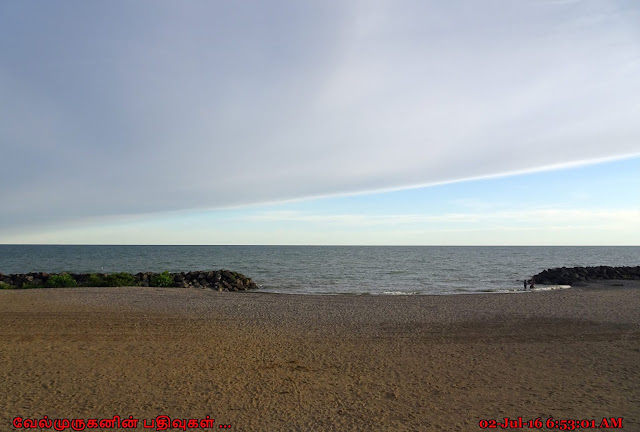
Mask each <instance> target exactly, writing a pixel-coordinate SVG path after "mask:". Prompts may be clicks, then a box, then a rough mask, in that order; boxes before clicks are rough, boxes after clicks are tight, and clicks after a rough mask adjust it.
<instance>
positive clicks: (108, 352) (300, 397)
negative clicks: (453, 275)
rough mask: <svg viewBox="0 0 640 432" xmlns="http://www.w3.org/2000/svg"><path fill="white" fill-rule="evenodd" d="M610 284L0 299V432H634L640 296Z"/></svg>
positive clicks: (639, 391)
mask: <svg viewBox="0 0 640 432" xmlns="http://www.w3.org/2000/svg"><path fill="white" fill-rule="evenodd" d="M620 284H624V286H619V285H620ZM609 285H618V286H609V287H605V288H603V289H594V287H583V288H572V289H568V290H561V291H554V292H544V293H521V294H481V295H458V296H405V297H396V296H393V297H392V296H293V295H278V294H263V293H246V294H244V293H218V292H212V291H206V290H195V289H166V288H157V289H156V288H76V289H34V290H16V291H1V292H0V361H1V362H2V363H1V364H2V368H1V372H0V430H1V431H5V430H14V428H13V426H12V420H13V418H14V417H16V416H21V417H25V418H42V417H43V416H44V415H47V416H48V417H49V418H83V419H89V418H98V419H101V418H109V417H112V416H113V415H116V414H117V415H120V416H121V417H128V416H129V415H132V416H133V417H134V418H139V419H148V420H150V419H153V418H155V417H156V416H158V415H168V416H171V417H172V418H174V417H175V418H187V419H188V418H198V419H200V418H204V417H205V416H207V415H210V416H211V417H212V418H215V419H216V427H217V425H218V424H230V425H231V426H232V430H238V431H272V430H282V431H316V430H317V431H331V430H354V431H355V430H381V431H385V430H393V431H404V430H406V431H476V430H481V429H480V428H479V427H478V424H479V421H480V420H482V419H499V420H501V419H503V418H504V417H510V418H517V417H523V419H524V420H525V421H526V420H528V419H536V418H538V417H540V418H541V419H542V421H545V420H546V419H547V418H549V417H554V418H555V419H558V420H561V419H595V420H596V421H597V423H599V422H600V420H601V419H602V418H603V417H607V418H609V417H623V418H624V420H623V422H624V423H623V426H624V430H630V431H640V372H639V370H638V366H639V364H640V308H639V306H640V287H639V286H638V283H635V284H633V283H629V282H624V283H622V282H615V283H613V282H610V283H609ZM595 288H598V287H595ZM600 288H602V287H600ZM141 426H142V425H140V427H139V429H141V430H155V429H143V428H142V427H141ZM94 430H96V429H94ZM106 430H114V429H106ZM174 430H176V429H174ZM187 430H190V429H187ZM525 430H535V429H525ZM540 430H547V429H540Z"/></svg>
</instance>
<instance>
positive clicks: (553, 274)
mask: <svg viewBox="0 0 640 432" xmlns="http://www.w3.org/2000/svg"><path fill="white" fill-rule="evenodd" d="M533 278H534V280H535V282H536V283H537V284H543V285H574V284H576V283H579V282H588V281H597V280H606V279H621V280H624V279H626V280H632V279H636V280H637V279H640V266H635V267H633V266H628V267H610V266H597V267H559V268H552V269H547V270H545V271H543V272H541V273H538V274H537V275H535V276H534V277H533Z"/></svg>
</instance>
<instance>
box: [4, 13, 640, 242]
mask: <svg viewBox="0 0 640 432" xmlns="http://www.w3.org/2000/svg"><path fill="white" fill-rule="evenodd" d="M638 77H640V3H638V2H634V1H600V0H594V1H570V0H537V1H525V0H522V1H510V0H504V1H447V2H442V1H402V0H400V1H378V0H366V1H365V0H363V1H345V0H341V1H305V2H300V1H293V0H291V1H277V0H276V1H269V2H264V1H243V2H230V1H185V2H175V1H136V2H131V1H110V2H87V1H65V2H33V1H32V2H0V203H1V206H0V242H6V243H9V242H11V243H21V242H30V243H47V242H54V243H205V244H206V243H213V244H216V243H218V244H220V243H272V244H273V243H303V244H306V243H311V244H318V243H333V244H338V243H357V244H364V243H372V244H409V243H412V244H414V242H415V241H416V240H419V241H418V243H421V244H449V243H452V244H459V243H462V244H465V243H467V244H472V243H483V244H488V243H491V241H490V240H492V239H493V242H494V243H498V244H531V243H532V242H534V240H538V241H539V240H540V238H541V237H540V236H537V237H536V236H535V235H533V236H532V235H530V234H531V233H530V228H531V227H530V225H527V224H528V223H529V222H530V218H531V217H533V216H534V214H535V215H537V217H539V218H540V221H541V223H542V225H540V226H538V227H537V228H536V229H537V230H539V231H540V232H545V233H547V234H549V235H548V238H549V242H551V243H553V242H554V241H555V242H557V243H570V244H574V243H576V241H577V240H578V239H580V240H581V241H582V243H581V244H596V243H598V244H621V243H625V242H627V243H626V244H638V243H640V233H639V232H638V230H639V228H638V226H637V225H638V224H637V223H634V217H637V216H638V214H639V213H638V212H639V211H640V204H639V203H638V197H637V196H638V195H637V191H638V190H639V189H640V183H639V182H638V176H637V175H634V172H637V171H638V168H640V167H639V163H638V160H639V159H638V158H637V156H638V155H640V120H639V119H640V79H638ZM585 163H587V165H585ZM594 163H595V165H594ZM598 166H603V167H604V168H598ZM576 167H578V168H576ZM550 168H554V170H552V171H549V169H550ZM535 173H538V174H535ZM545 173H546V174H545ZM562 173H565V174H562ZM575 173H582V174H580V175H584V176H585V177H584V178H582V179H581V180H580V181H575V182H573V183H572V184H573V186H572V187H573V189H572V190H573V191H576V190H581V191H582V189H580V188H581V187H582V188H584V186H585V185H586V184H589V185H592V183H591V182H592V179H593V176H594V175H596V176H597V177H598V178H599V179H600V180H599V183H598V184H615V185H617V188H618V189H617V190H616V193H613V194H612V195H611V198H610V199H608V200H607V205H606V206H605V207H603V208H598V209H595V208H591V207H590V206H591V205H592V204H593V203H594V202H595V201H592V198H593V197H591V198H590V199H591V200H590V199H586V198H585V199H583V200H582V201H581V200H580V198H579V196H581V195H580V194H582V196H583V198H584V195H585V194H586V195H589V194H588V191H587V190H584V191H582V192H580V193H577V195H576V193H574V201H567V200H565V201H562V200H559V199H553V200H547V202H544V203H543V202H541V201H539V200H529V202H528V203H527V204H526V207H527V209H525V210H528V214H529V218H527V217H525V216H524V214H523V213H518V214H513V213H511V214H510V213H508V212H507V211H506V210H507V209H508V208H510V207H519V208H517V210H519V211H521V210H523V209H522V208H521V207H520V206H522V205H523V203H522V199H523V197H522V196H521V195H522V194H521V192H519V191H515V190H514V191H512V193H511V194H507V193H505V195H504V196H502V197H501V198H500V200H496V201H495V203H494V202H492V201H491V198H490V197H491V196H493V195H492V193H493V192H492V190H494V189H495V188H496V187H498V188H505V190H506V189H509V188H510V186H509V185H513V184H520V183H521V182H525V183H526V182H527V181H530V182H531V184H530V190H529V193H530V194H533V195H536V196H537V195H541V196H542V195H543V194H544V193H548V194H550V195H552V196H555V195H554V194H557V192H558V190H568V186H567V187H565V185H564V183H563V182H564V181H566V178H573V177H572V176H574V175H578V174H575ZM594 173H595V174H594ZM620 173H625V174H624V176H623V177H624V178H625V179H626V180H625V181H620V178H621V177H620V176H621V175H622V174H620ZM539 176H542V177H539ZM545 176H551V177H545ZM484 177H491V178H492V179H491V180H487V179H484V180H469V179H480V178H484ZM551 179H553V181H552V180H551ZM589 179H591V180H589ZM462 180H469V181H462ZM461 181H462V182H461ZM451 182H453V183H451ZM495 182H498V183H495ZM446 183H451V184H449V186H447V185H444V184H446ZM430 185H439V186H430ZM580 185H582V186H580ZM594 187H595V185H594ZM406 188H411V189H406ZM443 188H444V189H443ZM447 188H451V189H447ZM534 189H535V190H534ZM442 190H449V193H448V194H441V191H442ZM407 191H412V192H410V193H409V192H407ZM439 191H440V192H439ZM603 193H604V194H605V195H606V192H603ZM358 194H363V195H358ZM416 194H418V195H416ZM390 197H391V198H390ZM418 197H419V200H420V201H421V202H428V203H432V205H430V206H426V207H425V206H424V205H416V204H415V202H416V199H417V198H418ZM447 197H448V198H447ZM576 197H578V198H576ZM616 197H617V199H616ZM556 198H557V196H556ZM301 200H302V201H301ZM378 200H383V201H385V202H386V201H389V200H390V201H392V202H393V205H394V206H395V207H394V208H393V209H389V208H387V210H388V211H386V212H380V209H379V208H378V207H376V206H374V205H373V203H375V202H377V201H378ZM456 200H458V201H460V200H466V202H474V203H476V204H477V203H484V205H485V208H479V207H478V206H467V207H464V206H462V207H460V206H458V207H456V206H454V205H453V204H452V203H454V202H458V201H456ZM366 202H368V203H369V205H368V206H367V205H362V203H366ZM569 202H571V203H572V205H571V206H570V207H571V208H565V209H564V210H566V211H569V210H571V211H573V212H574V213H573V216H574V219H573V220H580V218H582V219H583V220H584V219H585V218H590V219H589V220H592V219H594V218H595V219H596V220H601V221H602V220H605V219H606V221H607V224H606V225H607V226H608V227H609V228H608V229H609V231H607V230H604V231H602V230H600V231H598V230H591V231H589V230H588V229H587V228H584V233H583V234H581V235H580V236H576V234H575V230H574V233H573V234H571V235H569V234H566V236H565V237H562V236H557V235H550V233H551V227H553V226H556V227H557V226H559V225H558V224H560V225H562V224H563V223H564V224H565V225H566V223H568V222H566V220H567V215H569V214H570V213H567V212H560V211H559V210H554V209H553V208H551V207H550V206H549V205H550V204H553V203H556V204H557V208H558V209H559V208H560V207H562V205H561V204H564V205H565V206H566V205H567V203H569ZM292 203H293V204H292ZM301 203H306V204H301ZM412 203H413V204H412ZM488 204H490V206H489V208H486V206H487V205H488ZM292 206H293V207H292ZM454 207H455V208H454ZM374 208H376V210H374ZM391 210H393V211H391ZM597 211H599V212H600V213H597ZM554 212H555V213H554ZM575 212H578V213H579V214H578V213H575ZM453 215H458V217H459V219H456V218H455V217H453ZM492 215H493V216H492ZM321 216H322V217H321ZM465 217H466V219H465ZM492 217H493V221H496V220H500V218H503V219H504V220H508V221H509V227H506V226H505V227H503V228H504V229H502V230H501V229H500V228H499V227H500V226H502V225H495V224H493V225H490V219H491V218H492ZM225 218H229V219H228V223H229V224H231V225H225V224H224V223H223V220H226V219H225ZM310 218H311V219H310ZM314 218H315V219H314ZM354 218H355V219H354ZM385 218H386V219H385ZM403 218H404V219H403ZM471 219H473V220H474V221H475V222H474V223H475V224H476V225H474V228H473V233H471V234H469V235H459V236H458V237H456V236H457V234H455V232H461V231H460V230H462V232H464V230H468V229H469V226H468V225H465V224H466V223H468V221H469V220H471ZM444 220H447V221H448V222H447V225H446V226H444V225H442V223H443V221H444ZM456 220H457V221H458V222H455V221H456ZM482 220H485V222H482ZM635 220H636V221H637V220H638V219H637V218H635ZM390 221H391V222H390ZM408 221H411V224H412V225H411V226H408V225H407V224H408V223H409V222H408ZM465 221H466V222H465ZM527 221H529V222H527ZM563 221H564V222H563ZM543 222H544V223H543ZM398 223H400V225H402V226H398ZM216 224H217V225H216ZM296 224H297V225H296ZM305 224H306V225H305ZM452 224H453V225H452ZM214 225H215V227H214ZM355 225H357V226H358V227H359V228H358V230H356V229H354V226H355ZM562 226H564V225H562ZM585 226H586V225H585ZM614 226H615V227H617V228H616V231H615V232H614V231H610V230H611V229H612V227H614ZM225 227H226V228H225ZM350 227H351V228H350ZM367 227H368V228H367ZM491 227H494V228H491ZM496 227H498V228H496ZM492 229H493V230H494V232H493V234H492V235H491V236H489V237H487V236H488V234H487V233H488V232H489V231H491V230H492ZM528 229H529V231H527V230H528ZM447 230H449V231H447ZM456 230H457V231H456ZM356 231H357V232H360V234H358V235H357V232H356ZM596 231H597V232H596ZM410 232H413V233H414V234H413V235H411V234H408V233H410ZM418 232H422V235H421V236H420V235H418V234H416V233H418ZM425 232H429V233H431V234H429V235H427V234H425ZM589 232H592V234H591V237H588V236H589V234H588V233H589ZM403 233H404V234H403ZM447 233H449V234H447ZM467 233H468V231H467ZM527 233H529V234H527ZM581 233H582V231H581ZM584 235H587V238H585V237H584ZM616 236H617V237H616ZM545 238H546V237H545ZM447 239H449V240H447ZM465 239H466V241H465ZM487 242H488V243H487ZM549 242H547V243H549ZM629 242H630V243H629Z"/></svg>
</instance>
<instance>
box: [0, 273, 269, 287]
mask: <svg viewBox="0 0 640 432" xmlns="http://www.w3.org/2000/svg"><path fill="white" fill-rule="evenodd" d="M129 285H130V286H158V287H178V288H189V287H193V288H208V289H213V290H217V291H247V290H253V289H257V288H258V286H257V285H256V284H255V282H253V281H252V280H251V278H248V277H246V276H245V275H243V274H241V273H238V272H234V271H229V270H216V271H190V272H179V273H169V272H164V273H153V272H143V273H135V274H131V273H43V272H38V273H21V274H3V273H0V288H7V289H11V288H46V287H52V288H56V287H72V286H86V287H89V286H105V287H106V286H129Z"/></svg>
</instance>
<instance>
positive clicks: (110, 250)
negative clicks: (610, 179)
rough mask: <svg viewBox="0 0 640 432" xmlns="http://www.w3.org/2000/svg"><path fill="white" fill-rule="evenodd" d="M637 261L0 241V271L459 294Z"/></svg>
mask: <svg viewBox="0 0 640 432" xmlns="http://www.w3.org/2000/svg"><path fill="white" fill-rule="evenodd" d="M594 265H640V247H637V246H634V247H442V246H425V247H409V246H407V247H404V246H403V247H395V246H383V247H379V246H32V245H0V272H2V273H27V272H34V271H46V272H61V271H68V272H77V273H80V272H82V273H88V272H119V271H126V272H131V273H137V272H140V271H155V272H160V271H164V270H169V271H171V272H178V271H189V270H217V269H221V268H225V269H230V270H234V271H239V272H241V273H244V274H245V275H247V276H249V277H251V278H253V279H254V281H255V282H256V283H258V284H259V285H260V286H261V287H262V289H263V290H264V291H269V292H280V293H291V294H309V293H315V294H338V293H343V294H364V293H368V294H389V295H393V294H460V293H473V292H487V291H488V292H509V291H519V290H521V289H522V279H524V278H528V277H530V276H532V275H534V274H536V273H539V272H540V271H542V270H544V269H547V268H550V267H562V266H567V267H572V266H594Z"/></svg>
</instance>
